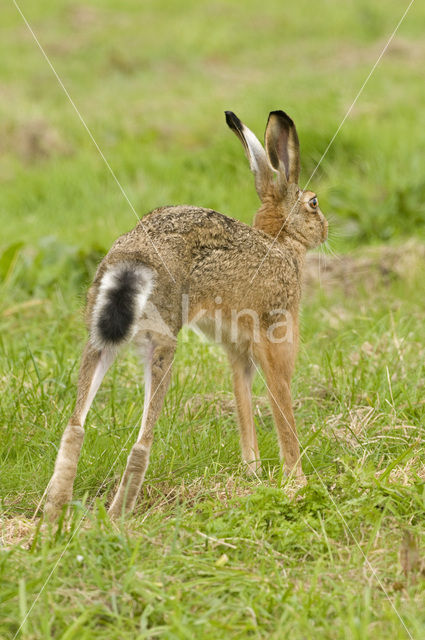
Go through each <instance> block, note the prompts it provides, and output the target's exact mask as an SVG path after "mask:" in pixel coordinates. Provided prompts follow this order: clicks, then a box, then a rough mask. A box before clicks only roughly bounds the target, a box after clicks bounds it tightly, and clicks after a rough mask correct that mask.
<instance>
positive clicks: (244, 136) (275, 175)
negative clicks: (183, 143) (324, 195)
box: [226, 111, 328, 249]
mask: <svg viewBox="0 0 425 640" xmlns="http://www.w3.org/2000/svg"><path fill="white" fill-rule="evenodd" d="M226 122H227V124H228V125H229V127H230V128H231V129H232V130H233V131H234V132H235V133H236V135H237V136H238V138H239V140H240V141H241V142H242V144H243V146H244V149H245V153H246V155H247V157H248V160H249V165H250V167H251V171H252V172H253V173H254V176H255V187H256V189H257V193H258V195H259V197H260V200H261V202H262V205H261V207H260V209H259V210H258V213H257V215H256V218H255V222H254V226H255V227H257V228H259V229H262V230H263V231H265V232H266V233H269V234H270V235H272V236H273V237H276V238H279V239H282V238H284V237H285V236H290V237H292V238H294V239H295V240H297V241H298V242H301V244H303V245H304V246H305V247H306V248H307V249H311V248H313V247H317V246H318V245H319V244H321V243H322V242H324V241H325V240H326V238H327V233H328V223H327V221H326V218H325V217H324V215H323V213H322V212H321V210H320V208H319V203H318V200H317V196H316V194H315V193H313V192H312V191H303V190H302V189H300V187H299V186H298V178H299V174H300V145H299V142H298V135H297V130H296V128H295V124H294V123H293V121H292V120H291V118H290V117H289V116H288V115H287V114H286V113H285V112H284V111H271V113H270V115H269V119H268V122H267V126H266V133H265V150H264V148H263V146H262V144H261V143H260V141H259V140H258V139H257V137H256V136H255V135H254V134H253V133H252V131H250V130H249V129H248V127H246V126H245V125H244V124H243V123H242V122H241V121H240V120H239V118H238V117H237V116H236V115H235V114H234V113H233V112H232V111H226Z"/></svg>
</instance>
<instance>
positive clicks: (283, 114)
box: [269, 109, 294, 127]
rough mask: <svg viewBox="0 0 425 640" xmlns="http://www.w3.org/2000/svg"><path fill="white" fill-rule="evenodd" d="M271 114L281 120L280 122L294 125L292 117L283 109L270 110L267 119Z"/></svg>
mask: <svg viewBox="0 0 425 640" xmlns="http://www.w3.org/2000/svg"><path fill="white" fill-rule="evenodd" d="M272 116H276V117H277V118H279V119H280V120H282V122H284V123H285V124H287V125H289V126H290V127H293V126H294V121H293V120H292V118H290V117H289V116H288V114H287V113H286V112H285V111H282V109H277V110H276V111H270V113H269V119H270V118H271V117H272Z"/></svg>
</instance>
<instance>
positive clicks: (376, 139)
mask: <svg viewBox="0 0 425 640" xmlns="http://www.w3.org/2000/svg"><path fill="white" fill-rule="evenodd" d="M20 6H21V8H22V10H23V12H24V13H25V15H26V17H27V18H28V20H29V21H30V23H31V25H32V27H33V29H34V30H35V32H36V34H37V36H38V37H39V39H40V42H41V43H42V45H43V46H44V47H45V48H46V51H47V53H48V55H49V56H50V57H51V59H52V62H53V64H54V66H55V68H56V69H57V71H58V73H59V74H60V76H61V78H62V80H63V82H64V83H65V85H66V87H67V89H68V90H69V92H70V94H71V96H72V98H73V99H74V101H75V103H76V105H77V106H78V108H79V109H80V110H81V113H82V115H83V117H84V119H85V120H86V122H87V125H88V126H89V128H90V129H91V131H92V133H93V135H94V137H95V139H96V141H97V143H98V144H99V146H100V148H101V149H102V151H103V152H104V154H105V156H106V158H107V159H108V161H109V162H110V164H111V167H112V168H113V170H114V172H115V173H116V175H117V178H118V180H119V181H120V182H121V184H122V186H123V188H124V189H125V191H126V193H127V194H128V197H129V198H130V200H131V202H132V203H133V205H134V207H135V208H136V211H137V213H138V214H139V215H143V214H144V213H145V212H146V211H148V210H149V209H150V208H153V207H155V206H157V205H160V204H169V203H180V202H188V203H194V204H199V205H203V206H210V207H214V208H216V209H218V210H220V211H223V212H224V213H228V214H230V215H233V216H235V217H238V218H240V219H242V220H245V221H247V222H249V221H250V220H251V218H252V215H253V212H254V211H255V209H256V207H257V201H256V195H255V190H254V188H253V181H252V178H251V176H250V175H249V171H248V168H247V166H246V161H245V158H244V157H243V154H242V151H241V148H240V146H239V145H238V143H237V141H236V139H235V138H234V136H232V135H231V133H230V132H229V131H228V130H227V128H226V126H225V123H224V116H223V111H224V109H228V108H230V109H233V110H234V111H235V112H236V113H237V114H238V115H239V116H240V117H241V118H242V119H243V120H244V121H245V122H246V123H247V124H248V126H250V128H252V129H253V130H255V131H256V132H257V133H258V134H259V135H260V134H261V132H262V131H263V129H264V125H265V121H266V116H267V113H268V111H269V110H270V109H273V108H284V109H285V110H287V111H288V112H289V113H290V114H291V116H293V117H294V119H295V121H296V123H297V127H298V130H299V135H300V140H301V147H302V160H303V178H302V181H301V184H303V182H305V181H306V180H307V179H308V177H309V175H310V174H311V172H312V171H313V170H314V167H315V165H316V163H317V161H318V160H319V159H320V157H321V155H322V153H323V151H324V149H325V148H326V146H327V144H328V142H329V140H330V139H331V138H332V136H333V134H334V132H335V131H336V128H337V127H338V125H339V123H340V121H341V120H342V118H343V117H344V115H345V113H346V111H347V109H348V107H349V106H350V104H351V102H352V100H353V99H354V97H355V95H356V93H357V91H358V89H359V88H360V87H361V85H362V83H363V81H364V79H365V78H366V76H367V74H368V72H369V70H370V68H371V66H372V64H373V63H374V62H375V60H376V58H377V56H378V55H379V52H380V51H381V49H382V47H383V46H384V44H385V42H386V40H387V38H388V36H389V34H390V33H391V31H392V30H393V28H394V27H395V25H396V23H397V21H398V19H399V18H400V16H401V13H402V11H403V10H404V7H402V6H400V3H399V2H396V1H395V0H388V1H387V2H385V3H378V2H348V3H338V2H336V0H329V1H328V2H323V3H319V4H318V3H312V2H307V0H302V1H300V2H297V3H295V4H293V5H285V4H283V3H282V2H277V1H275V0H273V1H271V2H268V3H264V6H263V7H260V5H259V4H258V3H255V2H253V1H251V0H247V1H246V2H244V3H243V4H242V3H238V2H236V1H232V2H214V3H205V2H199V0H198V2H192V1H186V2H185V3H171V2H167V1H165V0H160V1H159V2H158V1H157V2H152V1H150V2H143V3H139V2H135V1H134V2H132V1H130V0H126V1H125V2H123V3H118V2H116V0H115V1H113V0H109V1H108V2H105V1H102V2H92V3H91V5H90V6H86V5H78V6H76V5H75V3H71V2H60V3H58V2H56V3H53V2H51V1H50V0H49V1H47V0H44V1H43V2H40V3H38V4H37V5H35V4H31V3H29V2H27V1H26V0H25V2H22V4H21V5H20ZM424 18H425V9H424V8H423V6H422V5H420V3H414V4H413V6H412V9H411V12H410V13H409V15H408V17H407V18H406V20H405V22H404V23H403V24H402V26H401V28H400V31H399V33H398V35H397V36H396V38H395V40H394V42H393V44H392V45H391V46H390V48H389V50H388V51H387V53H386V55H385V56H384V58H383V60H382V62H381V64H380V65H379V66H378V68H377V69H376V71H375V73H374V75H373V76H372V78H371V80H370V82H369V84H368V85H367V86H366V88H365V91H364V93H363V94H362V96H361V98H360V99H359V101H358V103H357V105H356V106H355V108H354V109H353V112H352V114H351V115H350V117H349V119H348V120H347V121H346V123H345V124H344V126H343V128H342V129H341V131H340V133H339V134H338V137H337V138H336V139H335V142H334V144H333V145H332V147H331V149H330V150H329V153H328V154H327V155H326V157H325V158H324V160H323V162H322V164H321V166H320V169H319V170H318V172H317V173H316V175H315V176H314V179H313V181H312V188H313V189H315V190H316V191H317V192H318V194H319V197H320V203H321V207H322V209H323V211H324V212H325V213H326V214H329V216H330V217H331V220H332V229H331V246H332V247H333V249H334V250H335V251H337V252H343V251H344V252H345V251H348V250H350V249H352V248H354V247H357V251H358V252H360V253H361V251H362V247H363V246H364V245H366V244H379V243H382V242H384V241H391V243H393V244H397V243H401V242H403V241H404V239H406V238H408V237H410V236H412V235H415V236H417V237H418V238H419V239H420V240H421V239H423V238H424V222H425V205H424V202H425V180H424V175H425V172H424V168H425V166H424V161H423V151H422V150H423V148H424V143H425V130H424V127H423V123H422V122H421V118H420V114H421V113H422V112H423V108H424V101H425V90H424V87H423V83H422V82H420V77H421V75H420V74H421V73H422V69H423V65H424V58H425V47H424V45H423V42H422V41H423V33H422V31H423V29H422V24H423V20H424ZM0 54H1V58H2V65H1V70H0V93H1V95H2V96H3V98H4V99H2V100H1V102H0V152H1V154H0V216H1V228H2V236H1V240H0V301H1V302H0V376H1V382H2V387H1V388H2V392H1V394H0V443H1V444H0V456H1V467H0V485H1V490H0V505H1V507H0V508H1V523H0V545H1V546H0V638H13V637H14V635H15V634H16V633H17V631H18V628H19V627H20V625H21V623H22V622H23V621H24V620H25V622H24V624H23V626H22V627H21V629H20V631H19V635H18V637H22V638H25V639H27V640H32V639H34V640H38V639H40V638H46V639H48V638H64V639H67V640H70V639H72V638H77V637H78V638H81V639H84V638H87V639H91V638H105V639H108V640H110V639H117V640H118V639H119V640H121V639H125V638H128V639H133V638H140V639H141V638H167V639H172V638H185V639H186V638H188V639H190V638H196V639H198V638H208V639H209V638H214V639H215V638H217V639H220V638H223V639H227V638H272V639H276V640H280V639H281V638H283V637H291V638H293V639H294V640H297V639H298V638H299V639H304V638H312V637H318V638H324V639H328V638H329V639H335V640H337V639H338V640H339V639H340V638H350V639H356V640H367V639H368V638H373V639H374V640H375V639H376V638H379V639H381V638H382V639H385V638H388V639H389V638H391V639H394V638H409V637H412V638H415V639H416V638H417V639H419V638H422V637H423V636H424V631H425V613H424V611H425V593H424V592H425V583H424V570H423V560H422V557H423V542H422V540H423V536H424V533H425V528H424V510H425V489H424V478H425V473H424V468H425V467H424V465H425V459H424V458H425V456H424V453H423V438H424V427H423V425H424V423H425V404H424V397H425V365H424V362H425V359H424V355H425V350H424V344H423V343H424V340H423V337H424V333H423V321H424V312H423V300H424V296H425V279H424V267H423V265H418V264H417V263H415V262H414V263H412V264H413V265H414V267H415V268H412V269H411V273H409V274H406V275H405V277H401V278H389V277H388V276H385V274H384V276H385V277H384V278H383V279H382V282H381V283H379V284H377V285H375V284H373V285H372V284H371V283H370V282H368V278H365V280H364V282H363V284H362V285H360V286H359V287H354V288H348V289H347V288H346V287H344V286H339V285H335V287H334V289H331V290H329V288H328V287H327V288H324V289H323V290H321V289H320V288H319V285H318V287H317V291H316V292H315V293H311V292H309V294H308V295H307V296H306V298H305V301H304V306H303V311H302V318H301V327H302V329H301V333H302V342H301V347H300V353H299V358H298V364H297V369H296V373H295V376H294V381H293V392H294V393H293V395H294V403H295V410H296V418H297V424H298V430H299V435H300V439H301V443H302V445H303V447H304V448H305V454H304V462H303V464H304V469H305V471H306V474H307V475H308V478H309V483H308V486H307V487H306V488H305V489H304V490H303V491H302V492H300V494H299V495H298V496H297V497H296V498H295V499H293V498H291V497H290V491H289V487H288V486H287V485H286V481H285V480H284V479H283V478H282V474H281V469H280V465H279V460H278V448H277V443H276V438H275V434H274V429H273V424H272V420H271V416H270V413H269V410H268V408H267V404H266V403H265V402H264V401H263V398H264V396H265V391H266V390H265V387H264V384H263V382H262V380H261V378H260V377H259V376H257V379H256V381H255V385H254V392H255V395H256V398H257V400H256V405H258V409H257V410H256V424H257V430H258V436H259V444H260V450H261V455H262V459H263V461H264V468H265V470H264V474H263V475H262V476H261V477H260V478H259V479H258V480H252V479H249V478H248V477H247V476H246V474H245V472H244V469H243V467H242V465H241V464H240V454H239V443H238V433H237V427H236V421H235V416H234V412H233V410H232V407H231V406H230V403H229V398H230V388H231V385H230V372H229V370H228V367H227V363H226V359H225V357H224V354H223V353H222V352H221V351H220V349H219V348H218V347H216V346H214V345H208V344H203V343H201V342H200V341H199V339H198V338H197V337H196V336H194V335H191V336H190V338H191V339H190V340H187V339H186V338H187V337H188V335H187V334H186V333H185V334H183V335H182V336H181V340H180V343H179V347H178V352H177V357H176V363H175V368H174V373H173V380H172V384H171V388H170V390H169V393H168V395H167V399H166V403H165V407H164V410H163V413H162V415H161V417H160V420H159V422H158V425H157V429H156V439H155V443H154V446H153V450H152V457H151V464H150V467H149V470H148V474H147V477H146V482H145V485H144V487H143V489H142V492H141V497H140V501H139V502H138V505H137V509H136V511H135V513H134V515H133V516H132V517H131V518H129V519H128V521H126V522H125V523H121V524H120V525H112V524H111V523H110V522H109V519H108V517H107V515H106V512H105V504H108V501H109V499H110V497H111V494H112V492H113V489H114V487H115V486H116V482H117V480H118V478H119V475H120V473H121V472H122V470H123V467H124V464H125V459H126V455H127V453H128V451H129V448H130V447H131V444H132V442H133V441H134V438H135V435H136V432H137V428H138V424H139V421H140V415H141V408H142V406H143V372H142V368H141V366H140V363H139V361H138V359H137V357H136V355H135V354H134V353H133V352H132V351H130V350H129V351H128V352H127V353H125V354H123V355H122V357H120V358H119V359H118V361H117V363H116V364H115V365H114V367H113V368H112V370H111V372H110V373H109V375H108V376H107V378H106V380H105V383H104V385H103V386H102V388H101V390H100V392H99V394H98V397H97V398H96V401H95V403H94V406H93V408H92V410H91V412H90V414H89V417H88V421H87V429H86V439H85V443H84V448H83V452H82V456H81V460H80V464H79V473H78V476H77V480H76V485H75V501H74V503H73V507H72V517H71V520H70V522H69V523H67V524H66V523H65V522H62V523H61V525H60V527H59V530H58V531H57V532H55V531H48V530H43V529H38V523H39V520H38V519H36V520H35V521H34V523H30V522H29V520H28V518H30V517H31V516H32V514H33V513H34V510H35V508H36V505H37V504H38V502H39V500H40V498H41V496H42V494H43V491H44V489H45V486H46V484H47V482H48V479H49V477H50V474H51V472H52V469H53V465H54V459H55V456H56V452H57V446H58V443H59V440H60V435H61V432H62V430H63V428H64V426H65V424H66V421H67V419H68V416H69V414H70V411H71V410H72V404H73V402H74V394H75V381H76V370H77V367H78V360H79V356H80V352H81V349H82V345H83V342H84V338H85V332H84V326H83V322H82V313H81V310H82V306H83V301H84V295H85V291H86V287H87V285H88V283H89V282H90V279H91V277H92V275H93V273H94V269H95V266H96V264H97V262H98V260H99V259H100V257H101V256H102V255H103V253H104V252H105V251H106V250H107V248H108V247H109V245H110V244H111V242H112V241H113V240H114V239H115V237H116V236H117V235H118V234H120V233H123V232H124V231H126V230H127V229H129V228H131V226H133V224H134V222H135V217H134V214H133V212H132V211H131V208H130V207H129V205H128V203H127V202H126V201H125V199H124V198H123V196H122V193H121V192H120V190H119V188H118V186H117V184H116V183H115V182H114V180H113V178H112V176H111V175H110V173H109V172H108V169H107V168H106V166H105V164H104V163H103V161H102V159H101V158H100V156H99V154H98V153H97V151H96V149H95V147H94V146H93V143H92V142H91V141H90V139H89V137H88V135H87V132H86V131H85V130H84V128H83V127H82V125H81V122H80V121H79V120H78V117H77V116H76V114H75V112H74V111H73V109H72V107H71V105H70V104H69V102H68V101H67V99H66V97H65V95H64V94H63V92H62V91H61V89H60V87H59V86H58V84H57V81H56V79H55V77H54V76H53V74H52V72H51V70H50V69H49V67H48V65H47V63H46V61H45V60H44V58H43V57H42V55H41V53H40V51H39V50H38V49H37V46H36V44H35V42H34V41H33V40H32V38H31V36H30V34H29V33H28V32H27V30H26V27H25V25H24V24H23V22H22V20H21V18H20V17H19V14H18V13H17V11H16V9H15V7H14V6H13V4H12V3H10V4H9V5H7V6H6V7H5V8H4V9H3V10H2V37H1V38H0ZM87 509H88V511H87ZM421 563H422V568H421ZM52 570H53V572H52ZM51 572H52V573H51ZM47 578H48V581H47V583H46V579H47ZM44 585H45V586H44ZM40 590H41V592H40ZM36 598H37V600H36ZM34 602H35V604H34V606H33V603H34ZM28 612H30V613H29V615H28V617H27V618H25V617H26V614H27V613H28ZM409 634H410V636H409Z"/></svg>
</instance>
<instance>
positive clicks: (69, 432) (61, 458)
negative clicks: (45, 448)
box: [44, 424, 84, 520]
mask: <svg viewBox="0 0 425 640" xmlns="http://www.w3.org/2000/svg"><path fill="white" fill-rule="evenodd" d="M83 438H84V429H83V427H82V426H81V425H76V424H68V426H67V427H66V429H65V431H64V434H63V436H62V441H61V445H60V447H59V453H58V457H57V459H56V464H55V470H54V473H53V476H52V479H51V480H50V483H49V488H48V490H47V500H46V505H45V507H44V514H45V516H46V518H47V519H48V520H55V519H56V518H57V517H58V516H59V514H60V512H61V510H62V507H63V506H64V504H66V503H67V502H70V501H71V499H72V487H73V485H74V480H75V475H76V473H77V463H78V456H79V453H80V450H81V445H82V443H83Z"/></svg>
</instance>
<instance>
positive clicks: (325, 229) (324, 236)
mask: <svg viewBox="0 0 425 640" xmlns="http://www.w3.org/2000/svg"><path fill="white" fill-rule="evenodd" d="M320 222H321V223H322V242H326V240H327V239H328V227H329V224H328V221H327V220H326V218H325V217H324V216H323V219H322V220H321V221H320Z"/></svg>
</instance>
